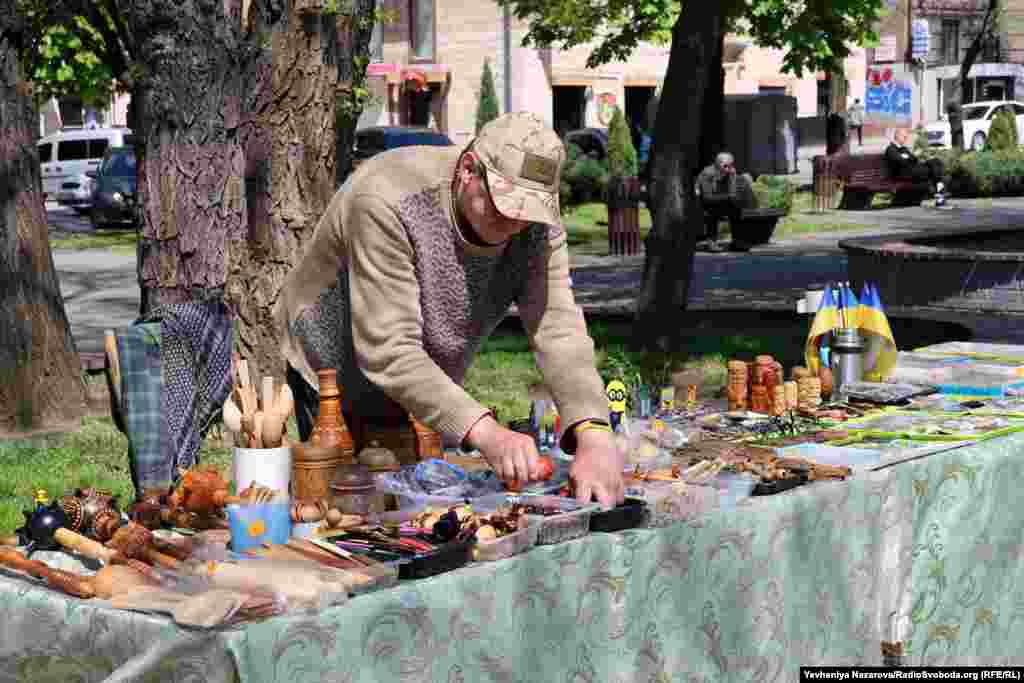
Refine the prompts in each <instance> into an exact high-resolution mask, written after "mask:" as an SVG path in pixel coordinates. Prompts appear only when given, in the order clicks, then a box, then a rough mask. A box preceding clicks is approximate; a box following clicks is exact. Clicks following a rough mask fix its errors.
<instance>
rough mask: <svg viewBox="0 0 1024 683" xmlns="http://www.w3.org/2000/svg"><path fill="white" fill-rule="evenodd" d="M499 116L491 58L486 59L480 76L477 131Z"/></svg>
mask: <svg viewBox="0 0 1024 683" xmlns="http://www.w3.org/2000/svg"><path fill="white" fill-rule="evenodd" d="M496 118H498V93H497V92H495V89H494V74H493V73H491V62H490V60H487V59H485V60H484V72H483V74H482V75H481V76H480V100H479V102H478V103H477V105H476V132H477V133H479V132H480V129H481V128H483V127H484V126H485V125H487V124H488V123H490V122H491V121H493V120H494V119H496Z"/></svg>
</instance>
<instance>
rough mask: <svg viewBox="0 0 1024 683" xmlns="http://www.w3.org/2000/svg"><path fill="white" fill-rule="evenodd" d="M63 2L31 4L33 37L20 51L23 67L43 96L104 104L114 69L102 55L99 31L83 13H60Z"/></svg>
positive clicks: (109, 90)
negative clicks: (44, 4) (27, 45)
mask: <svg viewBox="0 0 1024 683" xmlns="http://www.w3.org/2000/svg"><path fill="white" fill-rule="evenodd" d="M66 5H68V3H53V4H50V5H48V6H43V7H40V6H35V7H33V8H32V11H33V14H32V17H33V21H34V24H35V31H36V32H37V33H36V35H37V40H36V42H35V43H34V45H32V46H30V48H29V49H30V52H29V54H26V55H24V59H25V64H26V67H27V70H28V72H29V74H30V75H31V78H32V80H33V81H34V82H35V84H36V87H37V90H38V92H39V93H40V94H41V95H42V96H43V97H44V98H49V97H67V96H72V97H79V98H81V99H82V101H83V103H85V104H86V105H99V106H102V105H105V104H106V103H107V102H109V99H110V96H111V93H112V91H113V86H114V73H113V70H112V69H111V68H110V66H109V64H108V63H107V61H106V60H105V59H104V55H105V54H106V51H107V49H108V47H107V46H106V44H105V42H104V39H103V34H102V33H101V32H100V31H98V30H97V29H96V28H95V27H94V26H92V25H91V24H90V23H89V21H88V20H87V19H86V18H85V17H84V16H81V15H73V16H70V17H68V16H64V15H63V14H62V13H61V11H62V10H66V9H67V6H66Z"/></svg>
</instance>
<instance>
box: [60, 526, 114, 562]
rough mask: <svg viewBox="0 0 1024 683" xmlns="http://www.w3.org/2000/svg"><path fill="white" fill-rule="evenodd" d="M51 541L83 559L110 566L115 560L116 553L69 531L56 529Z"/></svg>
mask: <svg viewBox="0 0 1024 683" xmlns="http://www.w3.org/2000/svg"><path fill="white" fill-rule="evenodd" d="M53 539H54V540H55V541H57V543H60V544H61V545H62V546H63V547H65V548H67V549H68V550H70V551H72V552H75V553H78V554H79V555H82V556H83V557H88V558H90V559H93V560H96V561H97V562H102V563H104V564H110V563H111V562H113V561H115V560H116V555H117V551H116V550H112V549H110V548H108V547H106V546H105V545H103V544H102V543H99V542H98V541H94V540H92V539H91V538H86V537H85V536H82V535H81V534H76V533H75V532H74V531H71V530H70V529H57V531H55V532H54V533H53Z"/></svg>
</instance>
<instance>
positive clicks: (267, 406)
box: [260, 377, 274, 413]
mask: <svg viewBox="0 0 1024 683" xmlns="http://www.w3.org/2000/svg"><path fill="white" fill-rule="evenodd" d="M260 398H261V399H262V403H261V404H260V408H262V409H263V412H264V413H266V412H269V411H271V410H273V409H274V378H273V377H264V378H263V387H262V392H261V396H260Z"/></svg>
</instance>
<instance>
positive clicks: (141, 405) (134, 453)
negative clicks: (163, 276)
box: [115, 323, 171, 492]
mask: <svg viewBox="0 0 1024 683" xmlns="http://www.w3.org/2000/svg"><path fill="white" fill-rule="evenodd" d="M115 336H116V338H117V356H118V361H119V363H120V366H121V405H120V406H118V407H117V412H119V413H120V419H119V420H115V422H118V423H119V424H118V427H119V428H120V429H121V431H123V432H124V434H125V436H127V437H128V462H129V465H130V467H131V473H132V483H133V484H134V485H135V490H136V491H138V492H141V491H143V490H144V489H147V488H156V487H161V486H162V487H165V488H167V487H170V485H171V469H170V468H169V467H167V466H164V465H163V463H162V458H161V456H160V414H161V410H160V387H161V384H162V380H161V377H160V323H144V324H135V325H132V326H131V327H127V328H125V329H122V330H118V331H117V333H116V335H115Z"/></svg>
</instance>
